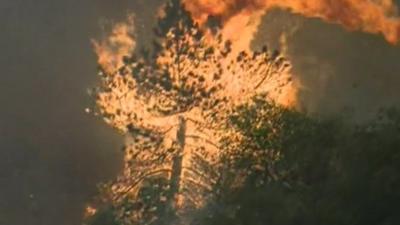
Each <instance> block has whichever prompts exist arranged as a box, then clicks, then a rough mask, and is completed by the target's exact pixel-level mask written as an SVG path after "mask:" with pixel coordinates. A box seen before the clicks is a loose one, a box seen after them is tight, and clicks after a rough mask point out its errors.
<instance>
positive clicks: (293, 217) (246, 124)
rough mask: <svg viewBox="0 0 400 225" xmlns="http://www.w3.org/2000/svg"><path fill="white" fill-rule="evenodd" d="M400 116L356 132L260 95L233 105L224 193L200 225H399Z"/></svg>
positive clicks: (385, 116) (386, 115) (392, 113)
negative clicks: (236, 134) (234, 108)
mask: <svg viewBox="0 0 400 225" xmlns="http://www.w3.org/2000/svg"><path fill="white" fill-rule="evenodd" d="M399 115H400V113H399V112H398V111H396V110H389V111H383V112H382V113H381V114H380V115H379V116H378V117H377V119H376V120H374V121H371V122H368V123H366V124H362V125H357V126H354V125H351V124H347V123H345V122H344V121H343V120H342V119H341V118H335V119H318V118H312V117H309V116H307V115H304V114H302V113H299V112H296V111H293V110H290V109H287V108H283V107H280V106H278V105H276V104H273V103H271V102H269V101H266V100H265V98H263V97H256V98H254V99H253V101H251V102H248V103H245V104H243V105H241V106H239V107H238V108H237V109H236V110H235V113H234V114H232V115H231V116H230V119H229V121H230V123H229V124H230V127H233V129H235V130H236V131H237V133H238V135H239V136H240V139H238V140H239V141H236V140H237V137H234V138H235V139H236V140H232V136H227V137H226V138H225V139H224V145H223V146H225V148H224V151H223V152H224V156H223V157H222V158H225V160H223V162H224V165H225V166H224V167H225V171H227V173H226V175H225V178H224V179H223V180H225V182H223V185H220V186H217V187H216V188H217V190H218V189H222V190H223V191H220V193H221V194H220V195H219V196H218V198H216V199H215V202H212V203H210V206H209V207H205V208H204V210H208V213H211V216H210V217H207V218H203V220H202V221H201V222H200V223H199V224H207V225H224V224H235V225H244V224H245V225H259V224H260V225H261V224H271V225H274V224H276V225H286V224H288V225H289V224H297V225H298V224H316V225H317V224H327V225H331V224H332V225H334V224H335V225H345V224H355V225H363V224H370V225H378V224H379V225H382V224H385V225H389V224H390V225H392V224H397V223H398V221H400V218H399V216H398V214H397V212H396V211H397V205H398V202H399V201H400V195H399V194H398V191H397V190H398V189H399V188H400V176H399V174H400V173H399V172H400V166H399V164H398V162H397V161H396V160H397V159H399V157H400V152H399V151H398V149H399V148H400V129H399V128H400V119H399V118H400V117H399ZM238 183H239V185H238ZM208 208H211V210H209V209H208ZM216 208H217V209H219V210H215V209H216Z"/></svg>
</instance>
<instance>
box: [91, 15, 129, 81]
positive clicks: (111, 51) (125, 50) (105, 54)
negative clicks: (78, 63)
mask: <svg viewBox="0 0 400 225" xmlns="http://www.w3.org/2000/svg"><path fill="white" fill-rule="evenodd" d="M134 28H135V26H134V21H133V15H130V16H128V19H127V21H126V22H121V23H117V24H115V25H114V26H113V29H112V31H111V33H110V34H109V35H107V38H105V39H103V40H101V41H96V40H93V41H92V42H93V45H94V50H95V53H96V55H97V62H98V64H99V65H100V66H101V67H102V69H103V70H104V71H105V72H106V73H114V72H115V71H116V70H117V69H118V68H120V67H121V66H122V65H123V57H124V56H129V55H131V54H132V53H133V51H134V50H135V47H136V41H135V39H134V31H135V29H134Z"/></svg>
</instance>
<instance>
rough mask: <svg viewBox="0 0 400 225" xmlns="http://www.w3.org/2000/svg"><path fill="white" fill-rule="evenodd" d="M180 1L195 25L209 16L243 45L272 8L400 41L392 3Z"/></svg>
mask: <svg viewBox="0 0 400 225" xmlns="http://www.w3.org/2000/svg"><path fill="white" fill-rule="evenodd" d="M182 1H183V3H184V4H185V7H186V9H187V10H189V11H190V12H191V13H192V15H193V17H194V19H195V20H196V21H198V22H199V23H204V22H205V21H207V19H208V18H209V16H213V17H218V18H220V19H221V20H222V22H223V23H224V30H225V31H226V32H227V33H228V34H229V35H230V36H231V37H232V36H233V37H235V35H236V36H237V38H239V37H240V39H242V42H244V43H249V42H250V41H251V38H250V40H249V39H248V36H249V34H250V36H251V37H252V34H254V32H255V31H256V27H257V26H258V24H259V21H260V17H261V16H262V15H263V14H264V13H267V12H268V11H270V10H272V9H276V8H278V9H283V10H289V11H291V12H293V13H297V14H301V15H303V16H305V17H310V18H320V19H322V20H324V21H326V22H329V23H335V24H340V25H342V26H343V27H344V28H346V29H347V30H349V31H363V32H367V33H371V34H382V35H383V36H384V37H385V39H386V40H387V41H388V42H390V43H392V44H397V43H398V42H399V39H400V37H399V36H400V17H399V14H398V9H397V6H396V5H395V3H393V1H392V0H223V1H222V0H182ZM244 25H245V26H244ZM244 27H247V29H243V28H244ZM246 38H247V39H246ZM242 45H243V44H242Z"/></svg>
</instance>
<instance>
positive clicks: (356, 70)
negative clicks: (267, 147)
mask: <svg viewBox="0 0 400 225" xmlns="http://www.w3.org/2000/svg"><path fill="white" fill-rule="evenodd" d="M159 3H160V0H114V1H108V0H59V1H54V0H40V1H37V0H1V1H0V28H1V35H0V50H1V53H0V68H1V70H0V71H1V75H0V107H1V108H0V225H54V224H58V225H75V224H76V225H78V224H80V218H81V215H82V211H83V207H84V205H85V203H86V202H88V201H89V200H90V199H91V198H92V197H93V196H94V195H95V191H96V184H97V183H98V182H102V181H107V180H109V179H112V178H113V177H115V176H116V175H117V174H118V171H119V170H120V168H121V163H122V162H121V160H122V159H121V157H122V154H121V152H120V151H119V149H121V147H122V143H123V141H122V137H121V136H120V135H119V134H118V133H117V132H116V131H115V130H112V129H111V128H109V127H107V126H106V125H105V123H103V122H102V121H101V119H100V118H95V117H94V116H91V115H87V114H86V113H85V112H84V109H85V108H86V107H88V106H90V105H91V99H90V96H88V94H87V89H88V88H90V87H93V86H95V84H96V81H97V76H96V57H95V55H94V53H93V49H92V46H91V42H90V39H91V38H96V37H101V35H102V34H103V31H102V29H101V24H103V22H104V21H120V20H123V19H124V18H125V16H126V14H127V13H128V12H134V13H135V14H136V19H135V21H136V24H137V31H138V42H139V43H141V42H143V41H144V40H148V39H149V35H150V32H151V25H152V23H153V22H154V15H155V11H156V10H157V5H159ZM102 21H103V22H102ZM282 33H286V34H287V47H288V50H287V54H288V57H289V58H290V60H291V61H292V63H293V70H294V72H295V74H296V76H297V77H298V80H299V81H300V83H301V87H302V89H301V92H300V97H301V101H302V104H303V107H304V109H305V110H307V111H309V112H312V113H322V114H332V113H336V112H341V111H345V112H352V115H353V116H352V117H350V116H349V118H352V119H357V120H359V119H363V118H369V117H370V116H371V115H372V114H373V113H374V111H375V110H376V109H377V108H379V107H382V106H398V105H399V104H400V91H399V87H400V63H399V59H400V47H396V46H391V45H389V44H387V43H386V42H385V41H384V39H383V38H382V37H380V36H374V35H368V34H362V33H357V32H352V33H349V32H347V31H345V30H344V29H342V28H340V27H338V26H336V25H330V24H326V23H323V22H321V21H319V20H316V19H303V18H301V17H300V16H294V15H290V14H288V13H285V12H278V11H277V12H273V13H270V14H269V15H267V16H265V18H264V20H263V24H262V25H261V29H260V32H259V33H258V35H257V36H256V39H255V40H254V43H253V44H254V46H255V47H256V46H260V45H263V44H269V45H270V46H272V47H276V48H279V47H282V46H281V44H280V43H279V41H278V40H279V38H280V36H281V34H282Z"/></svg>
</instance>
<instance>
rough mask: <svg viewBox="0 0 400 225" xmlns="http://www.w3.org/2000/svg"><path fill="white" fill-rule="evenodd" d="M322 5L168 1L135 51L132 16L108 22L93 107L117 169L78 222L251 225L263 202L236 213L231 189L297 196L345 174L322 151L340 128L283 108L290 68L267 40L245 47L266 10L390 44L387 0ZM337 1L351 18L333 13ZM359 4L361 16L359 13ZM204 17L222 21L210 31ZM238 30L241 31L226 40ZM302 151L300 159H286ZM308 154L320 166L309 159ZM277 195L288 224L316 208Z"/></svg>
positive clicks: (292, 97) (292, 98) (290, 97)
mask: <svg viewBox="0 0 400 225" xmlns="http://www.w3.org/2000/svg"><path fill="white" fill-rule="evenodd" d="M216 2H218V4H217V3H216ZM330 2H331V1H298V3H293V1H222V2H221V1H207V0H204V1H202V0H199V1H183V3H184V4H183V5H182V4H181V2H180V1H179V0H171V1H168V3H167V4H166V5H165V6H164V8H163V12H164V13H163V16H161V17H160V18H159V22H158V27H157V28H156V29H155V35H156V39H155V42H154V46H153V47H152V48H151V49H150V50H148V51H141V52H140V54H137V52H139V51H135V44H136V43H135V38H134V28H133V27H134V26H133V19H132V18H130V20H129V22H128V23H121V24H117V25H116V26H115V28H114V30H113V31H112V33H111V35H110V37H109V38H107V39H106V40H103V41H100V42H97V41H95V42H94V47H95V51H96V53H97V55H98V63H99V66H100V72H99V75H100V76H101V83H100V85H99V87H98V88H97V92H96V105H97V107H96V111H97V113H99V114H100V115H101V116H102V117H103V118H104V120H105V121H106V122H107V123H108V124H110V125H111V126H112V127H114V128H116V129H117V130H118V131H120V132H121V133H123V134H124V135H125V136H126V143H125V146H124V152H125V159H124V160H125V166H124V170H123V173H122V174H121V175H120V176H119V177H118V178H117V179H116V180H115V181H112V182H110V183H107V184H103V185H101V188H100V191H101V192H100V195H99V198H98V199H97V201H95V202H94V204H93V205H92V206H89V207H88V208H87V209H88V210H87V223H88V224H91V225H101V224H103V225H130V224H157V225H158V224H183V225H189V224H193V225H195V224H216V225H223V224H238V225H239V224H260V222H258V223H257V220H258V219H257V218H259V221H264V219H266V218H263V217H262V216H261V215H259V213H261V214H262V212H261V211H262V210H264V208H263V207H261V210H260V209H254V211H252V212H248V213H249V215H251V216H252V218H251V219H244V218H245V217H246V216H245V215H243V213H246V212H247V211H246V209H243V208H242V207H243V206H246V207H249V208H251V204H249V203H248V202H246V200H244V199H242V198H241V197H242V196H240V195H241V194H243V193H245V194H250V193H251V192H252V190H253V191H254V194H255V196H256V195H258V194H260V196H259V197H260V199H263V198H265V197H266V196H267V195H270V194H271V192H268V193H264V192H262V191H261V192H262V193H260V190H261V189H262V190H269V189H271V188H272V189H274V188H276V190H275V189H274V190H273V191H272V192H274V191H276V193H278V194H280V195H284V193H290V192H291V191H292V192H293V193H295V194H299V196H303V195H307V194H309V193H308V192H307V191H305V190H306V189H307V188H310V189H313V190H314V188H315V190H316V189H317V188H321V186H319V185H320V184H321V183H323V184H324V185H325V183H324V182H325V180H324V178H325V177H326V176H328V174H329V175H338V174H339V173H340V172H343V171H344V172H346V171H347V170H346V169H348V167H349V164H348V161H343V162H342V161H340V159H337V161H335V160H336V159H334V158H333V157H332V155H331V153H332V154H333V155H335V154H336V153H337V152H335V153H334V152H333V151H334V150H335V149H334V147H335V146H338V145H339V144H338V143H337V137H335V136H332V135H331V133H330V132H337V135H341V134H342V132H345V131H344V130H343V129H344V128H343V127H337V125H336V124H335V125H333V124H334V123H332V122H331V121H328V122H320V121H315V120H313V119H311V118H308V117H307V116H304V115H303V114H301V113H299V112H296V111H295V110H293V107H294V106H296V86H295V85H294V83H293V81H294V78H293V76H292V74H291V71H290V63H289V62H288V61H287V60H286V59H285V58H284V57H283V56H281V55H280V54H279V52H277V51H271V50H270V49H268V48H267V47H263V48H262V49H259V50H258V51H253V50H251V49H250V48H249V43H250V41H251V38H252V35H253V34H254V32H255V31H256V28H257V26H258V22H257V21H258V20H259V16H261V15H262V14H263V13H264V12H265V11H268V10H270V9H272V8H276V7H279V8H284V9H289V10H291V11H293V12H295V13H301V14H304V15H305V16H310V17H319V18H322V19H324V20H327V21H329V22H334V23H340V24H342V25H344V26H345V27H347V28H349V29H352V30H356V29H359V30H364V31H367V32H371V33H379V32H380V33H383V34H384V35H385V37H386V38H387V39H388V40H389V41H391V42H396V41H397V39H398V37H397V36H398V34H399V33H398V31H399V25H398V22H397V19H389V17H388V16H389V14H390V15H392V16H393V15H396V11H395V10H394V6H393V4H392V3H391V2H390V1H374V2H372V1H350V0H348V1H345V0H343V1H338V4H341V5H332V3H330ZM317 3H318V4H317ZM357 3H360V4H357ZM339 6H347V7H346V8H345V9H347V10H345V12H347V13H348V14H351V13H356V14H355V15H357V17H356V18H352V19H351V20H349V19H346V18H345V17H343V16H348V15H347V14H346V13H345V14H341V15H339V8H340V7H339ZM338 7H339V8H338ZM363 10H370V11H368V12H371V13H370V14H368V15H367V16H364V15H360V14H358V13H359V12H360V11H363ZM213 17H217V18H218V21H220V22H221V23H220V24H219V25H217V26H211V25H210V20H212V19H213ZM372 18H375V19H377V20H376V21H375V19H374V21H372V20H373V19H372ZM235 21H236V22H237V21H241V23H239V24H238V23H236V22H235ZM238 26H243V32H242V33H241V34H243V35H240V36H239V35H236V33H238V32H237V31H238V30H237V29H238ZM393 32H397V33H393ZM393 121H394V120H390V122H387V124H389V125H387V126H386V125H385V126H383V125H382V126H380V127H379V128H376V130H373V131H371V132H379V129H391V126H392V125H393V124H397V122H393ZM392 122H393V123H392ZM346 132H347V131H346ZM367 132H368V131H367V129H366V128H365V129H364V128H360V129H359V130H358V129H357V130H351V131H350V135H359V138H360V139H362V138H365V137H364V136H363V135H367ZM346 135H347V134H346ZM346 135H345V136H346ZM346 138H347V136H346ZM346 138H345V139H346ZM363 140H364V139H363ZM307 141H310V142H307ZM346 141H348V140H347V139H346ZM399 143H400V140H398V138H397V139H396V140H395V144H396V146H400V145H398V144H399ZM346 144H349V145H351V143H350V142H348V143H347V142H346ZM350 147H354V146H350ZM318 149H327V151H317V150H318ZM374 150H375V149H372V150H371V152H373V151H374ZM307 151H310V152H308V153H307ZM302 153H307V154H308V155H306V156H304V158H303V159H301V160H299V161H296V160H297V159H299V158H298V156H299V154H302ZM310 154H311V155H313V156H312V157H315V159H314V158H313V160H321V163H315V164H313V163H311V162H310V159H311V158H312V157H310V156H309V155H310ZM340 154H344V152H339V155H340ZM391 154H392V152H391ZM331 157H332V158H331ZM352 157H353V156H352ZM331 160H332V164H329V163H331V162H330V161H331ZM327 161H329V163H327ZM378 164H379V163H378ZM314 169H315V171H314ZM317 170H318V171H317ZM333 170H335V171H333ZM349 176H353V174H350V175H349ZM316 183H317V184H316ZM315 184H316V185H315ZM313 185H315V186H313ZM260 188H261V189H260ZM293 190H299V192H298V193H297V192H294V191H293ZM324 190H325V189H324ZM324 190H322V189H321V190H319V189H318V191H324ZM269 191H271V190H269ZM300 192H301V193H300ZM295 194H294V195H295ZM299 196H297V195H296V196H295V197H299ZM307 197H310V198H313V197H314V196H307ZM299 198H300V197H299ZM272 199H273V198H272ZM283 200H287V201H288V202H285V203H284V204H283V205H284V206H285V207H287V208H285V210H287V211H289V210H292V211H291V212H290V213H291V214H290V213H289V212H288V214H290V216H288V217H287V218H288V221H289V220H290V221H292V222H293V221H300V220H296V218H297V219H298V217H299V216H300V215H301V214H302V213H309V214H310V215H313V216H314V215H316V214H318V213H319V212H317V209H316V211H307V210H305V209H304V208H302V207H311V205H312V204H311V203H310V202H306V201H304V202H303V201H301V200H298V201H297V200H296V202H295V203H296V204H298V205H290V204H289V201H292V200H293V199H289V198H288V199H284V198H283ZM293 201H295V200H293ZM255 202H257V201H256V200H255ZM355 207H356V206H355ZM302 210H304V211H302ZM267 214H268V213H267ZM268 215H270V214H268ZM270 217H271V218H272V217H274V216H272V214H271V215H270ZM280 219H282V218H280ZM349 220H350V219H349ZM246 221H247V222H246ZM251 221H253V222H251ZM290 221H289V222H288V223H273V222H271V224H291V223H290ZM316 221H318V222H322V223H307V221H306V220H304V221H303V222H304V224H306V223H307V224H329V223H323V220H316ZM347 222H348V221H347ZM261 224H264V223H263V222H261ZM300 224H303V223H301V222H300ZM331 224H335V223H331ZM336 224H341V223H336ZM342 224H349V223H342ZM352 224H358V223H352ZM360 224H361V223H360Z"/></svg>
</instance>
